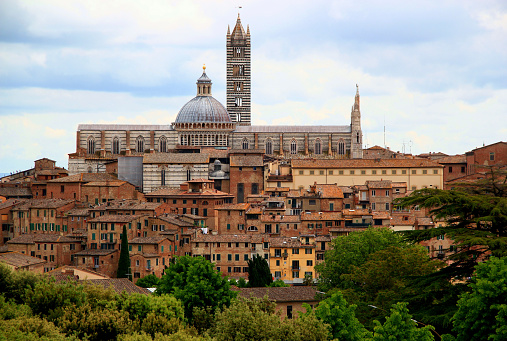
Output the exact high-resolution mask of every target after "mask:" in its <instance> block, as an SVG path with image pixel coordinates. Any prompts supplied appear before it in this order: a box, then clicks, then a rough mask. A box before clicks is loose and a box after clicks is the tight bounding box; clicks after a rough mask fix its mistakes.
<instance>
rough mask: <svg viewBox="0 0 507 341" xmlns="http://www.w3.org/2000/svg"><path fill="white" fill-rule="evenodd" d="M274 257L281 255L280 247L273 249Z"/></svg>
mask: <svg viewBox="0 0 507 341" xmlns="http://www.w3.org/2000/svg"><path fill="white" fill-rule="evenodd" d="M275 257H282V249H275Z"/></svg>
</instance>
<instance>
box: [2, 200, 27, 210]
mask: <svg viewBox="0 0 507 341" xmlns="http://www.w3.org/2000/svg"><path fill="white" fill-rule="evenodd" d="M25 200H27V199H14V198H12V199H7V200H6V201H4V202H2V203H0V210H1V209H3V208H8V207H12V206H15V205H19V204H21V203H23V202H24V201H25Z"/></svg>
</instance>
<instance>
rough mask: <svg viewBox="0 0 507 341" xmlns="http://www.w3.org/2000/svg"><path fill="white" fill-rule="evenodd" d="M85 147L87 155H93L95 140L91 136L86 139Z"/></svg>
mask: <svg viewBox="0 0 507 341" xmlns="http://www.w3.org/2000/svg"><path fill="white" fill-rule="evenodd" d="M87 147H88V154H95V138H93V136H90V137H88V141H87Z"/></svg>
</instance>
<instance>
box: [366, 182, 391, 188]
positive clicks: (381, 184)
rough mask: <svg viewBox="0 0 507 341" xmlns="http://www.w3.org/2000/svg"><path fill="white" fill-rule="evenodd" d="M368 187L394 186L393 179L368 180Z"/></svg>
mask: <svg viewBox="0 0 507 341" xmlns="http://www.w3.org/2000/svg"><path fill="white" fill-rule="evenodd" d="M366 185H367V186H368V188H392V181H391V180H380V181H366Z"/></svg>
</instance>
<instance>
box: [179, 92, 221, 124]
mask: <svg viewBox="0 0 507 341" xmlns="http://www.w3.org/2000/svg"><path fill="white" fill-rule="evenodd" d="M201 122H213V123H219V122H220V123H229V122H231V118H230V117H229V114H228V113H227V109H225V107H224V106H223V105H222V103H220V102H219V101H217V100H216V99H215V98H213V97H212V96H196V97H194V98H192V99H191V100H190V101H188V103H187V104H185V105H184V106H183V108H181V110H180V112H179V113H178V116H177V117H176V121H175V123H201Z"/></svg>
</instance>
